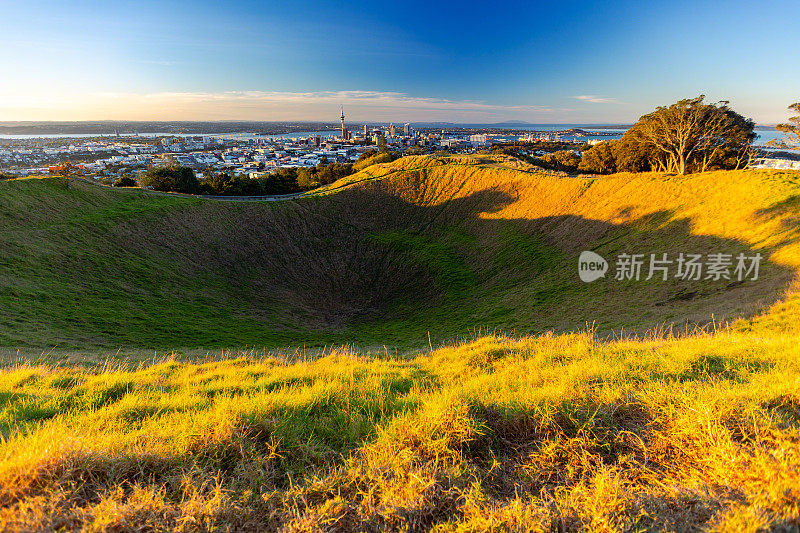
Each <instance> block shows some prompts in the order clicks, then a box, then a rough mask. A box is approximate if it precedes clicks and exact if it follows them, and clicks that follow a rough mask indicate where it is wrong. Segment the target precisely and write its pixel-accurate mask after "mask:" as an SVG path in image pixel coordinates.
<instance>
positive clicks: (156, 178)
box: [141, 165, 200, 194]
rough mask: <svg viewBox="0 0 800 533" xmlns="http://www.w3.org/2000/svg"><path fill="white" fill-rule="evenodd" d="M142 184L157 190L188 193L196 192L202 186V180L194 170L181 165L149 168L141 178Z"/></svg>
mask: <svg viewBox="0 0 800 533" xmlns="http://www.w3.org/2000/svg"><path fill="white" fill-rule="evenodd" d="M141 185H142V187H150V188H152V189H154V190H156V191H167V192H182V193H187V194H195V193H196V192H197V191H198V189H199V188H200V182H199V181H198V180H197V177H196V176H195V175H194V170H192V169H191V168H188V167H182V166H179V165H170V166H168V167H154V168H150V169H148V170H147V172H145V174H144V176H143V177H142V179H141Z"/></svg>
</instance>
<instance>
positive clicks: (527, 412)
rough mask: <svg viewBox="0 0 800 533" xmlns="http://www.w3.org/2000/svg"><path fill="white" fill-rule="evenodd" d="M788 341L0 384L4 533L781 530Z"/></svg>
mask: <svg viewBox="0 0 800 533" xmlns="http://www.w3.org/2000/svg"><path fill="white" fill-rule="evenodd" d="M798 341H800V337H798V336H796V335H790V334H775V335H770V336H765V337H760V336H756V335H753V334H743V333H732V332H717V333H710V334H705V333H698V334H696V335H693V336H690V337H684V338H682V339H674V338H664V339H651V340H622V341H612V342H602V341H600V340H598V339H596V338H594V336H593V335H592V334H591V333H584V334H572V335H545V336H540V337H526V338H520V339H512V338H506V337H498V336H485V337H480V338H476V339H473V340H469V341H464V342H460V343H457V344H454V345H451V346H445V347H441V348H439V349H436V350H434V351H433V352H432V353H422V354H418V355H417V356H414V355H413V354H410V355H409V356H408V357H407V358H400V359H396V358H393V357H387V356H386V355H385V354H384V355H383V356H381V355H379V354H360V353H358V352H356V351H352V350H344V349H343V350H338V351H335V352H333V353H330V354H329V355H327V356H325V357H322V358H319V359H315V360H311V359H309V360H299V361H294V362H292V361H291V360H289V359H287V358H285V357H278V358H270V357H262V358H257V359H253V358H247V357H243V358H232V359H227V360H218V361H213V362H209V363H198V364H190V363H178V362H163V363H159V364H154V365H152V366H140V367H139V368H136V369H123V368H118V369H105V370H103V369H102V368H100V369H97V370H91V369H80V368H77V367H54V366H31V365H19V366H17V367H15V368H9V369H7V370H5V371H4V372H3V373H2V376H0V387H2V390H3V391H7V392H5V393H4V394H5V395H6V396H7V398H6V399H5V408H4V410H3V411H2V415H1V416H2V419H1V422H0V423H2V427H3V428H4V429H3V433H4V435H5V436H6V438H7V440H6V441H5V442H4V443H3V444H2V449H3V459H2V463H1V464H0V502H2V511H0V523H1V524H2V528H3V529H51V528H58V527H66V528H86V529H93V530H119V529H136V528H153V529H165V528H166V529H185V530H198V529H200V530H211V529H219V528H222V529H225V528H226V527H232V528H242V529H257V528H268V529H275V528H278V527H279V525H283V526H285V527H286V528H287V529H288V530H298V531H301V530H365V529H366V530H384V529H397V530H418V529H429V528H434V529H439V530H443V531H445V530H454V531H455V530H472V531H485V530H491V529H518V530H549V529H569V530H572V529H580V528H588V529H592V530H608V531H612V530H619V529H669V530H675V529H679V530H680V529H683V530H686V529H697V528H707V529H712V530H719V531H731V530H749V531H757V530H764V529H774V530H778V529H781V528H783V529H784V530H791V529H792V528H796V527H798V525H800V521H799V520H800V515H798V511H799V510H800V486H798V483H797V481H798V479H800V431H799V430H798V422H800V393H799V392H798V391H800V357H799V356H800V348H799V347H798V346H800V344H799V343H798Z"/></svg>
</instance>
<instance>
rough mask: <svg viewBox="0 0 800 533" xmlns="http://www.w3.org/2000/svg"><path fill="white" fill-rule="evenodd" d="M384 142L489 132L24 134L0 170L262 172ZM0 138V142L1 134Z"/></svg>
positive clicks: (399, 145) (4, 155)
mask: <svg viewBox="0 0 800 533" xmlns="http://www.w3.org/2000/svg"><path fill="white" fill-rule="evenodd" d="M383 142H385V143H386V147H387V149H390V150H394V151H401V152H403V151H405V150H407V149H409V148H412V147H418V148H422V149H425V150H429V151H434V150H441V149H447V150H450V151H457V150H471V149H475V148H479V147H486V146H490V145H491V144H492V138H491V136H490V135H486V134H478V135H470V136H457V137H454V136H448V134H447V133H446V132H444V131H442V132H441V133H440V132H430V131H426V132H422V131H413V130H412V129H411V127H410V125H409V124H404V125H403V126H395V125H389V126H388V127H372V126H369V125H365V126H364V127H363V129H362V128H359V129H357V130H349V129H347V128H346V127H344V122H343V123H342V129H341V131H340V132H336V133H335V134H333V135H331V132H313V133H310V134H306V135H297V136H292V137H289V136H259V135H257V134H243V135H201V136H166V135H165V136H161V137H144V136H129V137H116V136H115V137H99V138H97V137H96V138H87V139H76V138H69V139H66V138H65V139H63V143H62V144H60V145H57V142H56V141H55V140H54V139H46V140H37V139H29V140H27V141H25V142H24V143H23V142H16V143H13V144H6V145H3V144H0V170H3V171H5V172H11V173H14V174H18V175H21V176H24V175H31V174H46V173H48V172H50V171H52V170H54V169H55V167H56V166H57V165H59V164H62V163H64V162H70V163H72V164H73V165H74V167H75V168H78V169H81V170H82V171H84V172H85V173H86V174H87V175H94V176H97V177H102V176H109V177H113V176H116V175H120V174H122V173H130V174H134V175H135V174H137V173H139V172H143V171H144V170H145V169H146V168H148V167H150V166H158V165H163V164H170V163H177V164H180V165H182V166H187V167H191V168H194V169H195V170H196V171H197V172H198V173H201V172H202V171H204V170H206V169H214V170H226V171H233V172H235V173H238V174H246V175H249V176H250V177H253V178H255V177H261V176H263V175H265V174H267V173H269V172H272V171H274V170H275V169H279V168H284V167H314V166H317V165H319V164H320V163H351V162H354V161H357V160H358V158H359V157H360V156H361V154H363V153H364V152H367V151H370V150H375V149H377V148H378V147H379V146H381V144H382V143H383ZM0 143H2V141H0Z"/></svg>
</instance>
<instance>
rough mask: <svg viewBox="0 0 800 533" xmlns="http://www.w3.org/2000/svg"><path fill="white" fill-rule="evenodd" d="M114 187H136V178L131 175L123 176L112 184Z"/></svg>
mask: <svg viewBox="0 0 800 533" xmlns="http://www.w3.org/2000/svg"><path fill="white" fill-rule="evenodd" d="M112 185H113V186H114V187H136V186H137V183H136V180H135V179H133V178H131V177H130V176H123V177H121V178H119V179H118V180H117V181H115V182H114V183H113V184H112Z"/></svg>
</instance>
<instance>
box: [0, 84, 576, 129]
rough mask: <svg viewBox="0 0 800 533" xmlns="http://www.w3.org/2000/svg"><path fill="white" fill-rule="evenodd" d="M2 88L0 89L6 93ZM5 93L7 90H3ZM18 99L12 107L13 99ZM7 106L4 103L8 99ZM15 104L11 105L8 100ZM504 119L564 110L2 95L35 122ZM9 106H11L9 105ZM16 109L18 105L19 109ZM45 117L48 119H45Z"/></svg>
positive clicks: (240, 94)
mask: <svg viewBox="0 0 800 533" xmlns="http://www.w3.org/2000/svg"><path fill="white" fill-rule="evenodd" d="M1 92H2V91H0V93H1ZM0 96H2V94H0ZM15 103H16V104H17V105H14V104H15ZM4 104H5V105H4ZM9 104H11V105H9ZM340 105H343V106H344V111H345V115H346V116H347V120H348V121H351V120H352V121H356V122H360V121H372V120H381V121H383V120H386V121H401V120H402V121H410V122H414V121H417V122H421V121H453V122H457V121H458V122H476V123H480V122H500V121H504V120H509V119H518V120H519V119H522V120H542V121H550V120H553V119H554V118H555V117H556V116H557V115H558V114H559V113H561V112H563V111H565V110H563V109H555V108H552V107H548V106H543V105H508V104H494V103H489V102H485V101H479V100H452V99H447V98H432V97H425V96H413V95H409V94H406V93H401V92H381V91H363V90H354V91H317V92H277V91H224V92H159V93H127V92H94V93H73V94H66V93H61V94H59V95H58V98H57V99H53V98H51V95H50V94H48V95H41V97H40V98H36V96H34V95H30V94H28V95H26V97H25V98H24V99H23V98H19V99H17V101H16V102H14V98H11V99H10V100H8V99H7V100H5V101H3V99H0V108H5V109H4V111H5V112H6V114H8V115H9V116H14V115H15V114H16V115H18V116H23V115H24V116H25V117H26V118H28V119H29V120H30V119H33V120H48V119H49V120H82V119H91V120H94V119H115V120H126V119H127V120H161V119H167V120H315V121H316V120H321V121H326V120H330V121H335V120H336V119H337V117H338V115H339V106H340ZM9 108H11V109H9ZM14 108H16V109H14ZM45 117H46V118H45Z"/></svg>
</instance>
